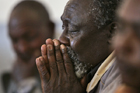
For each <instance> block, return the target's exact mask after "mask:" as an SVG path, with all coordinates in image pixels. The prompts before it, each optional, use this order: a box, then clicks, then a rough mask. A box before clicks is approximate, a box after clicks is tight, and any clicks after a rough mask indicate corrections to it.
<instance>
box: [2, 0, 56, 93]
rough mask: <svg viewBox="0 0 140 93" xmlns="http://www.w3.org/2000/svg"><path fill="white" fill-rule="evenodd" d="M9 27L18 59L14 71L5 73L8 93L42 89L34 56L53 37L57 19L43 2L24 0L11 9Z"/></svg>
mask: <svg viewBox="0 0 140 93" xmlns="http://www.w3.org/2000/svg"><path fill="white" fill-rule="evenodd" d="M8 28H9V36H10V38H11V41H12V45H13V48H14V50H15V52H16V54H17V61H16V62H15V63H14V66H13V70H12V74H4V75H3V85H4V89H5V91H6V93H41V89H40V81H39V76H38V71H37V69H36V65H35V58H36V57H38V56H40V47H41V45H42V44H43V43H44V41H45V39H46V38H52V37H53V33H54V23H53V22H52V21H51V20H50V19H49V14H48V12H47V10H46V9H45V7H44V6H43V5H42V4H40V3H38V2H36V1H21V2H20V3H19V4H17V5H16V6H15V7H14V9H13V10H12V13H11V15H10V19H9V24H8Z"/></svg>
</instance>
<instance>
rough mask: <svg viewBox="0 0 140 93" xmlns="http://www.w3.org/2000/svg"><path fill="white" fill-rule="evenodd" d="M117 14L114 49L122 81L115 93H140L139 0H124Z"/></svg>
mask: <svg viewBox="0 0 140 93" xmlns="http://www.w3.org/2000/svg"><path fill="white" fill-rule="evenodd" d="M117 14H118V22H119V24H120V26H119V28H118V35H117V36H116V38H115V42H114V47H115V49H116V55H117V60H118V65H119V67H120V72H121V74H122V81H123V85H122V86H121V87H120V88H119V89H118V91H117V93H140V0H124V2H123V3H122V5H121V6H120V8H119V9H118V12H117Z"/></svg>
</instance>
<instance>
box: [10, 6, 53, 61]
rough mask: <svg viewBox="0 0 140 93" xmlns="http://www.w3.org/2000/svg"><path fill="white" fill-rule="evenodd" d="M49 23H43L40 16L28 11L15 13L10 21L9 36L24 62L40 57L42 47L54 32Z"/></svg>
mask: <svg viewBox="0 0 140 93" xmlns="http://www.w3.org/2000/svg"><path fill="white" fill-rule="evenodd" d="M48 23H49V22H43V21H41V18H40V16H39V14H37V13H35V12H34V11H30V10H27V9H24V10H22V11H21V10H20V12H19V11H16V10H15V11H13V12H12V14H11V17H10V20H9V35H10V38H11V40H12V44H13V47H14V50H15V52H16V54H17V56H18V58H20V59H21V60H23V61H26V62H28V61H29V60H30V59H31V58H33V57H34V58H35V57H36V56H39V55H40V47H41V45H42V44H43V43H45V40H46V39H47V38H52V36H53V31H51V30H52V28H50V27H49V25H48Z"/></svg>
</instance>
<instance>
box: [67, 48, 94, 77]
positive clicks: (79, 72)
mask: <svg viewBox="0 0 140 93" xmlns="http://www.w3.org/2000/svg"><path fill="white" fill-rule="evenodd" d="M67 52H68V55H69V57H70V58H71V61H72V62H73V65H74V70H75V74H76V76H77V78H79V79H81V78H83V77H84V76H85V74H86V73H87V71H88V69H89V68H91V67H92V65H90V64H87V63H85V62H81V61H79V60H78V59H77V54H76V53H75V52H74V51H73V50H72V49H71V48H70V47H68V46H67ZM88 67H89V68H88Z"/></svg>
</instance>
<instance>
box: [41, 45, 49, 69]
mask: <svg viewBox="0 0 140 93" xmlns="http://www.w3.org/2000/svg"><path fill="white" fill-rule="evenodd" d="M41 54H42V57H43V59H44V61H45V65H46V67H47V69H48V70H49V62H48V57H47V45H45V44H43V45H42V46H41Z"/></svg>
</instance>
